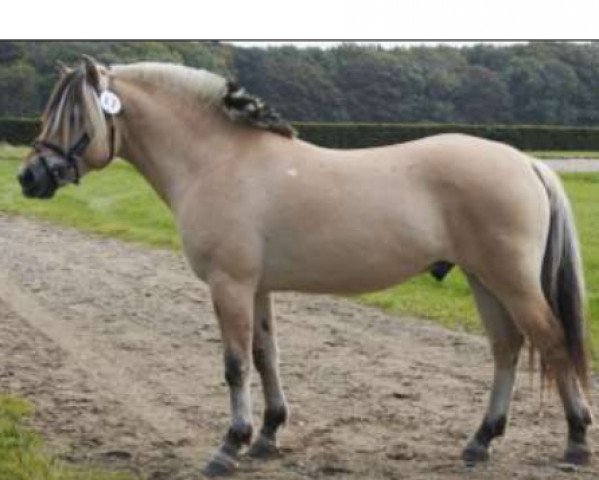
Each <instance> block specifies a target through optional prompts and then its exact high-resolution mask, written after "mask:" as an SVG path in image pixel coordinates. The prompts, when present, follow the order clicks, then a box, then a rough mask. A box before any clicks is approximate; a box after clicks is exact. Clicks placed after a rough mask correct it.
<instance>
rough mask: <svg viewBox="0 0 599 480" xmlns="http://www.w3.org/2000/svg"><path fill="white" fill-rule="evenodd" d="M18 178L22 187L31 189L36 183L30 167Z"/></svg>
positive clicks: (22, 171) (20, 173)
mask: <svg viewBox="0 0 599 480" xmlns="http://www.w3.org/2000/svg"><path fill="white" fill-rule="evenodd" d="M17 178H18V180H19V183H20V184H21V186H22V187H29V186H31V184H32V183H33V182H34V181H35V177H34V175H33V172H32V171H31V169H30V168H29V167H26V168H24V169H22V170H21V171H20V172H19V174H18V175H17Z"/></svg>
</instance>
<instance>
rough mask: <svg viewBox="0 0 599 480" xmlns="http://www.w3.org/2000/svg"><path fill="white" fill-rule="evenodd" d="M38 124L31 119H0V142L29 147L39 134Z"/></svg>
mask: <svg viewBox="0 0 599 480" xmlns="http://www.w3.org/2000/svg"><path fill="white" fill-rule="evenodd" d="M39 130H40V122H39V121H38V120H34V119H31V118H0V142H8V143H10V144H12V145H29V144H30V143H31V142H32V141H33V140H34V139H35V137H36V136H37V135H38V134H39Z"/></svg>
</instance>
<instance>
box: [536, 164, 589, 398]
mask: <svg viewBox="0 0 599 480" xmlns="http://www.w3.org/2000/svg"><path fill="white" fill-rule="evenodd" d="M533 168H534V170H535V172H536V173H537V175H538V177H539V178H540V180H541V182H542V183H543V185H544V186H545V190H546V191H547V197H548V199H549V206H550V220H549V234H548V236H547V246H546V248H545V257H544V259H543V267H542V271H541V283H542V286H543V291H544V293H545V297H546V298H547V301H548V302H549V304H550V305H551V309H552V310H553V313H554V315H555V316H556V317H557V318H558V319H559V321H560V323H561V325H562V327H563V331H564V336H565V341H566V348H567V350H568V354H569V356H570V360H571V361H572V364H573V366H574V370H575V372H576V375H577V377H578V380H579V381H580V383H581V385H582V386H583V388H584V389H585V390H587V389H588V385H589V361H588V354H587V348H586V340H585V333H586V325H585V320H584V277H583V271H582V264H581V260H580V246H579V242H578V235H577V233H576V227H575V225H574V217H573V215H572V208H571V206H570V202H569V201H568V198H567V196H566V193H565V191H564V188H563V186H562V183H561V181H560V179H559V177H558V176H557V175H556V174H555V173H554V172H553V171H552V170H551V168H549V167H548V166H547V165H545V164H544V163H542V162H541V161H539V160H534V161H533Z"/></svg>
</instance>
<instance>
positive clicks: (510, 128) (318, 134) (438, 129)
mask: <svg viewBox="0 0 599 480" xmlns="http://www.w3.org/2000/svg"><path fill="white" fill-rule="evenodd" d="M295 126H296V127H297V129H298V131H299V132H300V136H301V137H302V138H304V139H306V140H308V141H310V142H313V143H316V144H318V145H323V146H327V147H335V148H360V147H369V146H377V145H390V144H393V143H399V142H406V141H408V140H415V139H417V138H422V137H427V136H429V135H435V134H438V133H450V132H460V133H468V134H470V135H476V136H478V137H484V138H488V139H491V140H499V141H501V142H505V143H508V144H510V145H512V146H514V147H517V148H520V149H522V150H599V128H596V127H560V126H545V125H451V124H402V123H386V124H373V123H362V124H342V123H297V124H295Z"/></svg>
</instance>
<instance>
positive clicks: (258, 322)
mask: <svg viewBox="0 0 599 480" xmlns="http://www.w3.org/2000/svg"><path fill="white" fill-rule="evenodd" d="M253 355H254V365H255V366H256V370H258V373H260V378H261V379H262V390H263V392H264V422H263V424H262V428H261V430H260V435H259V436H258V438H257V439H256V441H255V442H254V443H253V445H252V446H251V447H250V450H249V452H248V454H249V455H250V456H252V457H259V458H265V457H269V456H272V455H273V454H276V453H277V452H278V448H277V439H276V434H277V429H278V428H279V427H280V426H281V425H282V424H283V423H285V422H286V421H287V415H288V408H287V402H286V401H285V395H284V394H283V390H282V389H281V381H280V378H279V365H278V363H279V359H278V350H277V340H276V333H275V322H274V318H273V314H272V306H271V301H270V296H269V295H268V294H258V295H257V296H256V301H255V310H254V343H253Z"/></svg>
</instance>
